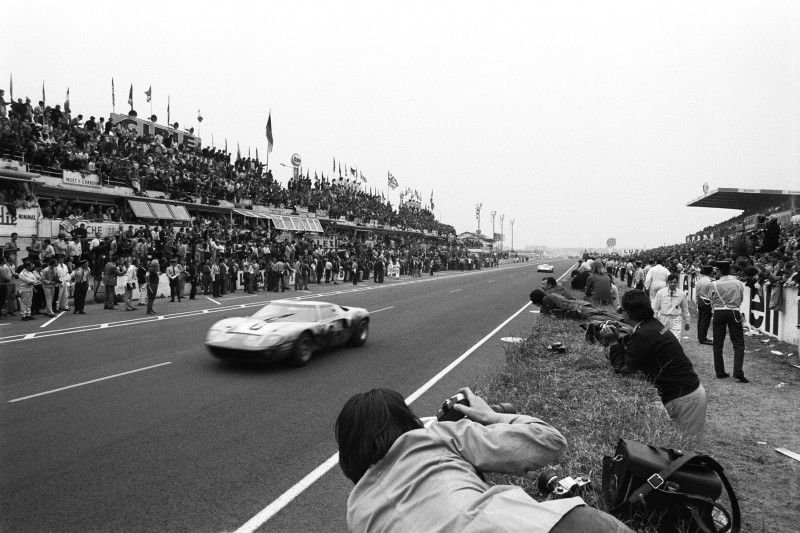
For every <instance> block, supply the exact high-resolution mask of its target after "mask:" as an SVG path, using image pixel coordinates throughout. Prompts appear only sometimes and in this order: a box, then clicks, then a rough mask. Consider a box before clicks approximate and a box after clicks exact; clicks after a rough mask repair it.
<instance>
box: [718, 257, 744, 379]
mask: <svg viewBox="0 0 800 533" xmlns="http://www.w3.org/2000/svg"><path fill="white" fill-rule="evenodd" d="M715 266H716V267H717V269H718V270H719V274H720V278H719V280H717V281H713V282H711V291H710V296H709V298H710V300H711V309H712V310H713V313H714V315H713V318H712V319H711V324H712V331H713V332H714V370H715V371H716V373H717V377H718V378H727V377H728V373H727V372H725V360H724V359H723V357H722V348H723V346H724V345H725V331H726V329H727V332H728V333H729V334H730V337H731V344H733V377H734V378H735V379H737V380H738V381H739V382H741V383H749V382H750V381H749V380H748V379H747V378H746V377H744V370H743V366H744V328H743V327H742V318H743V317H742V313H741V311H740V307H741V305H742V300H743V299H744V287H743V285H742V282H740V281H739V280H738V279H737V278H736V276H732V275H731V262H730V261H717V262H716V263H715Z"/></svg>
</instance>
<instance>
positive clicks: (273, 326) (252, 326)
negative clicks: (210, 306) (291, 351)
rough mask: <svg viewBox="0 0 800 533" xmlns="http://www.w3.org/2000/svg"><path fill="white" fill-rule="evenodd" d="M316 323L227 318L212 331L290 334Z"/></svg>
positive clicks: (249, 333)
mask: <svg viewBox="0 0 800 533" xmlns="http://www.w3.org/2000/svg"><path fill="white" fill-rule="evenodd" d="M314 324H315V322H279V321H273V322H264V321H263V320H259V319H257V318H250V317H241V318H227V319H225V320H221V321H219V322H217V323H216V324H214V325H213V326H212V327H211V328H212V329H222V330H226V331H227V332H228V333H242V334H245V335H269V334H270V333H284V334H286V333H290V332H292V331H296V330H302V329H305V328H308V327H311V326H313V325H314Z"/></svg>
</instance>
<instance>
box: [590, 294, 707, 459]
mask: <svg viewBox="0 0 800 533" xmlns="http://www.w3.org/2000/svg"><path fill="white" fill-rule="evenodd" d="M622 313H623V315H622V316H623V321H624V322H625V323H627V324H629V325H631V326H633V333H632V334H631V336H630V339H629V340H628V342H627V343H626V344H625V345H621V344H620V343H619V341H618V340H617V338H618V335H617V331H616V329H615V328H614V327H612V326H604V327H603V328H602V329H601V330H600V335H601V336H602V337H603V338H604V339H605V340H606V341H607V342H608V345H609V347H610V352H609V358H610V359H611V364H612V365H613V366H614V369H615V370H616V371H618V372H622V373H626V372H633V371H636V370H639V371H641V372H643V373H644V374H645V376H646V377H647V379H648V380H649V381H651V382H652V383H653V384H655V386H656V388H657V389H658V393H659V395H660V397H661V401H662V403H663V404H664V407H665V408H666V410H667V413H669V416H670V418H671V419H672V420H673V422H675V424H676V425H677V426H678V428H679V429H680V430H681V432H683V433H684V434H685V435H687V436H690V437H695V438H696V439H697V443H698V444H699V443H700V442H702V438H703V428H704V427H705V424H706V391H705V389H704V388H703V385H701V384H700V379H699V378H698V377H697V374H696V373H695V371H694V368H693V367H692V362H691V361H689V358H688V357H686V354H685V353H684V351H683V347H682V346H681V343H680V342H679V341H678V339H677V338H675V335H673V334H672V332H671V331H670V330H669V327H668V326H664V325H663V324H662V323H661V322H660V321H659V320H658V319H656V318H654V312H653V308H652V307H651V306H650V297H649V296H648V295H647V293H645V292H644V291H641V290H637V289H633V290H629V291H628V292H626V293H625V294H624V295H623V297H622Z"/></svg>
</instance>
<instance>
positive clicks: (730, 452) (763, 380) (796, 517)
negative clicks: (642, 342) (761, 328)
mask: <svg viewBox="0 0 800 533" xmlns="http://www.w3.org/2000/svg"><path fill="white" fill-rule="evenodd" d="M696 325H697V322H696V317H695V316H694V315H693V323H692V329H691V330H690V331H688V332H687V336H689V338H688V339H683V347H684V351H685V352H686V354H687V355H688V356H689V358H690V359H691V360H692V363H693V364H694V367H695V371H696V372H697V374H698V375H699V376H700V381H701V382H702V383H703V386H704V387H705V389H706V392H707V394H708V417H707V424H706V443H705V448H706V450H704V451H706V452H707V453H709V455H711V456H713V457H715V458H716V459H717V460H718V461H719V462H720V463H721V464H722V465H723V466H724V467H725V470H726V473H727V475H728V477H729V478H730V479H731V483H732V484H733V486H734V488H735V489H736V494H737V497H738V498H739V500H740V505H741V508H742V531H797V530H798V527H800V526H798V523H799V521H800V502H799V501H798V499H797V494H798V488H800V462H798V461H795V460H794V459H791V458H789V457H786V456H784V455H781V454H779V453H777V452H776V451H775V448H788V449H789V450H792V451H794V452H797V453H800V368H795V367H792V366H790V363H793V364H796V365H800V358H798V355H797V348H796V347H794V346H792V345H788V344H785V343H781V342H778V341H776V340H774V339H771V338H768V337H767V336H765V335H760V336H753V337H748V336H745V356H744V357H745V358H744V374H745V376H747V378H748V379H749V380H750V383H747V384H743V383H739V382H738V381H735V380H733V378H727V379H717V377H716V374H715V372H714V358H713V351H712V350H713V347H712V346H706V345H700V344H698V343H697V341H696V340H695V339H696V338H697V331H696V330H695V329H694V328H695V327H696ZM763 341H768V342H763ZM772 351H778V352H781V353H782V354H784V355H776V354H773V353H772ZM787 353H788V354H792V355H791V356H786V355H785V354H787ZM724 354H725V368H726V370H727V371H728V372H731V369H732V368H733V346H732V345H731V344H730V339H726V341H725V351H724Z"/></svg>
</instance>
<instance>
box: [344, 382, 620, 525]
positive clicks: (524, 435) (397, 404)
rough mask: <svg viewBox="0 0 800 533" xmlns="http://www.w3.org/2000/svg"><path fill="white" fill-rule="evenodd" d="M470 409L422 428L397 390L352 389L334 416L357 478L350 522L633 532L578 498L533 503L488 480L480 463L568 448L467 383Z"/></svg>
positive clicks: (491, 466) (499, 464) (518, 464)
mask: <svg viewBox="0 0 800 533" xmlns="http://www.w3.org/2000/svg"><path fill="white" fill-rule="evenodd" d="M460 392H461V393H463V394H464V395H466V397H467V400H468V401H469V406H464V405H455V406H454V407H453V409H455V410H457V411H458V412H460V413H462V414H464V415H466V418H464V419H461V420H458V421H456V422H439V423H434V424H432V425H430V426H429V427H424V426H423V423H422V421H421V420H420V419H419V418H417V416H416V415H415V414H414V413H413V411H411V409H410V408H409V407H408V406H407V405H406V403H405V401H404V400H403V397H402V396H401V395H400V394H399V393H398V392H395V391H391V390H387V389H374V390H371V391H369V392H366V393H361V394H356V395H355V396H353V397H352V398H350V400H348V401H347V403H346V404H345V405H344V407H343V408H342V411H341V412H340V413H339V417H338V418H337V420H336V440H337V443H338V445H339V465H340V466H341V468H342V471H343V472H344V474H345V475H346V476H347V477H348V478H349V479H350V480H351V481H353V483H354V484H355V487H354V488H353V491H352V493H351V494H350V497H349V498H348V501H347V525H348V527H349V528H350V530H351V531H425V532H433V531H492V532H494V531H533V532H548V531H553V532H565V531H579V530H580V531H629V530H628V529H627V528H626V527H625V526H624V525H623V524H622V523H620V522H619V521H617V520H616V519H615V518H613V517H611V516H610V515H607V514H605V513H602V512H600V511H597V510H596V509H592V508H589V507H587V506H586V505H584V502H583V500H582V499H580V498H566V499H560V500H552V501H546V502H543V503H538V502H536V501H535V500H533V499H532V498H531V497H530V496H528V494H527V493H525V492H524V491H523V490H522V488H520V487H515V486H508V485H495V486H492V485H490V484H489V483H487V482H486V481H485V480H484V478H483V475H482V473H483V472H498V473H504V474H511V475H523V474H525V473H526V472H530V471H531V470H535V469H538V468H541V467H542V466H544V465H546V464H548V463H550V462H552V461H554V460H555V459H557V458H558V457H559V456H560V455H561V454H562V453H563V452H564V449H565V447H566V441H565V440H564V437H563V436H562V435H561V433H559V432H558V431H557V430H556V429H554V428H553V427H551V426H549V425H548V424H546V423H544V422H542V421H541V420H538V419H536V418H533V417H530V416H525V415H512V414H500V413H496V412H494V411H493V410H492V409H491V408H490V407H489V406H488V405H487V404H486V402H485V401H484V400H483V399H482V398H479V397H478V396H475V395H474V394H473V393H472V391H471V390H470V389H468V388H465V389H462V390H461V391H460Z"/></svg>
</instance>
